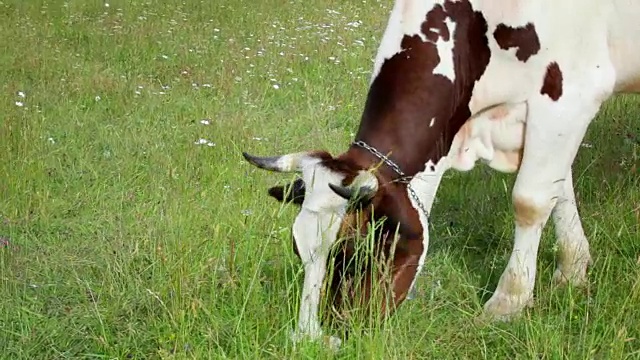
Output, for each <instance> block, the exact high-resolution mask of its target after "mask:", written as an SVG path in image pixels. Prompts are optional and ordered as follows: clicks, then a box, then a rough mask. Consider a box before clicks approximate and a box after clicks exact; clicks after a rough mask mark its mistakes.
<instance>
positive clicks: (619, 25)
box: [609, 0, 640, 93]
mask: <svg viewBox="0 0 640 360" xmlns="http://www.w3.org/2000/svg"><path fill="white" fill-rule="evenodd" d="M613 4H614V8H613V12H612V14H611V21H610V23H609V27H610V31H609V53H610V56H611V61H612V63H613V65H614V68H615V70H616V87H615V90H616V92H632V93H640V44H639V42H638V39H639V38H640V21H638V19H640V1H629V0H613Z"/></svg>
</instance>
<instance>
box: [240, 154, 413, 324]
mask: <svg viewBox="0 0 640 360" xmlns="http://www.w3.org/2000/svg"><path fill="white" fill-rule="evenodd" d="M243 155H244V157H245V159H246V160H247V161H249V162H250V163H251V164H253V165H255V166H257V167H259V168H262V169H266V170H270V171H277V172H297V173H299V174H300V177H299V178H297V179H296V180H295V181H293V182H292V183H291V184H288V185H285V186H274V187H271V188H270V189H269V191H268V192H269V195H271V196H272V197H274V198H276V199H277V200H278V201H281V202H292V203H294V204H297V205H298V206H299V207H300V211H299V213H298V215H297V216H296V219H295V221H294V223H293V227H292V236H293V238H294V239H293V240H294V250H295V251H296V254H297V255H298V256H299V257H300V258H301V259H302V261H303V263H306V262H307V261H310V259H311V257H312V256H315V255H314V254H317V252H318V249H317V247H318V246H321V244H322V246H326V244H332V243H335V241H336V240H340V242H339V246H338V247H337V249H338V250H337V253H336V257H335V259H334V260H335V263H334V267H333V269H330V271H331V270H333V277H332V278H331V279H329V281H330V287H329V291H330V293H329V294H327V295H329V298H330V299H332V300H333V301H332V304H331V305H332V306H333V307H334V308H335V309H336V310H337V311H338V312H340V310H341V309H340V308H342V306H343V305H346V304H349V305H354V304H356V305H364V304H365V303H366V302H368V301H369V300H370V296H371V294H372V289H371V285H372V284H376V285H380V286H381V287H382V290H383V294H385V292H386V294H387V295H393V301H392V303H394V304H398V303H399V302H401V301H402V300H403V299H404V297H405V296H406V293H407V291H408V289H409V287H410V285H411V283H412V282H413V279H414V275H415V271H414V270H415V266H417V264H418V257H419V254H421V253H422V245H421V242H420V237H421V234H422V233H421V232H422V228H421V226H420V223H419V220H418V218H417V216H416V214H415V213H412V212H410V211H407V209H412V207H411V205H410V203H409V199H408V196H407V192H406V184H403V183H400V182H395V181H393V179H391V178H390V176H389V174H390V172H389V169H384V170H381V169H380V167H381V166H384V165H380V164H376V163H373V161H372V160H373V159H371V158H366V157H363V156H361V155H362V154H361V153H360V154H359V153H358V152H357V151H353V150H352V151H348V152H346V153H345V154H343V155H341V156H339V157H335V158H334V157H332V156H331V155H330V154H328V153H327V152H323V151H312V152H300V153H293V154H287V155H281V156H273V157H256V156H252V155H249V154H247V153H243ZM385 170H386V171H385ZM382 219H384V221H382V222H381V225H380V227H379V228H378V230H377V231H376V232H375V234H373V236H374V241H375V242H376V244H375V245H374V254H375V255H374V258H375V259H378V260H380V261H378V262H377V264H376V265H374V264H373V263H367V264H366V265H365V266H364V268H360V270H359V271H357V273H355V270H354V269H355V268H356V267H358V265H362V264H354V263H353V262H352V261H351V260H352V259H351V258H352V257H353V256H354V247H357V246H358V245H359V244H355V243H354V240H355V239H358V238H360V239H361V238H362V237H363V236H367V235H369V236H372V234H368V232H369V229H370V225H371V224H370V223H371V220H376V222H377V220H382ZM401 237H404V238H405V239H407V240H409V241H402V242H399V241H397V240H398V239H399V238H401ZM411 240H415V241H413V242H412V241H411ZM334 250H335V249H334ZM321 252H322V250H321ZM327 252H328V249H324V253H327ZM321 261H324V260H321ZM382 263H384V264H387V265H391V267H387V268H386V270H385V268H384V267H377V265H381V264H382ZM374 268H375V269H377V270H375V271H374V270H373V269H374ZM412 270H413V272H412ZM379 271H387V273H386V274H382V273H380V272H379ZM356 278H357V280H354V279H356ZM354 281H358V284H355V283H353V282H354ZM355 288H359V290H358V291H357V293H358V295H356V293H355V292H354V289H355ZM387 290H391V291H387ZM365 307H366V309H369V306H365ZM373 308H374V309H375V310H376V311H378V310H379V309H382V313H383V314H388V313H390V312H391V311H392V310H393V309H389V310H391V311H386V309H387V303H386V302H383V303H382V304H380V305H379V306H375V307H373Z"/></svg>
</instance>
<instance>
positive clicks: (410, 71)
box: [349, 1, 491, 178]
mask: <svg viewBox="0 0 640 360" xmlns="http://www.w3.org/2000/svg"><path fill="white" fill-rule="evenodd" d="M451 24H453V25H451ZM434 28H435V29H440V30H438V31H437V32H435V31H433V29H434ZM422 29H423V30H425V29H428V30H429V31H427V32H425V33H424V34H422V35H423V36H420V35H418V34H416V35H403V36H402V38H401V39H398V41H399V42H400V47H399V49H400V50H399V51H397V52H396V53H395V54H394V55H393V56H390V57H389V56H385V57H384V60H383V61H381V62H380V63H381V65H380V67H379V71H377V74H376V76H375V78H374V79H373V81H372V83H371V86H370V88H369V93H368V95H367V101H366V105H365V108H364V112H363V115H362V119H361V122H360V128H359V130H358V133H357V134H356V137H355V140H361V141H363V142H365V143H367V144H368V145H370V146H371V147H374V148H375V149H377V150H378V151H380V152H382V153H384V154H389V153H390V155H389V157H390V158H391V159H392V160H393V161H394V162H395V163H396V164H398V165H399V166H400V168H401V169H402V171H403V172H404V173H405V175H406V176H413V175H415V174H416V173H418V172H420V171H423V170H424V169H425V165H426V164H428V163H429V162H431V164H433V165H436V164H437V163H438V162H439V161H440V160H441V159H442V158H444V157H445V156H446V155H447V154H448V152H449V149H450V147H451V143H452V142H453V138H454V136H455V135H456V133H457V132H458V130H460V128H461V127H462V125H463V124H464V123H465V121H467V119H469V117H470V115H471V112H470V110H469V102H470V101H471V95H472V92H473V87H474V85H475V83H476V81H477V80H479V79H480V77H481V76H482V74H483V73H484V71H485V69H486V67H487V66H488V63H489V58H490V56H491V55H490V50H489V45H488V41H487V23H486V21H485V19H484V17H483V16H482V15H481V14H480V13H478V12H475V11H473V9H472V8H471V4H470V3H469V2H465V1H461V2H451V1H445V3H444V5H443V6H440V5H437V6H435V7H434V8H433V9H432V10H431V11H429V12H428V13H427V14H426V16H425V20H424V23H423V25H422ZM385 36H386V34H385ZM442 44H445V45H446V46H445V45H442ZM451 44H455V46H453V45H451ZM450 45H451V46H450ZM383 50H385V49H380V50H379V51H383ZM385 51H386V50H385ZM349 152H352V153H354V154H360V156H362V149H357V148H356V147H352V148H351V149H350V150H349ZM364 156H368V155H364ZM369 159H370V160H373V161H372V163H371V164H373V163H377V162H379V160H376V159H374V158H372V157H371V156H369ZM386 168H387V171H390V170H391V169H389V168H388V166H387V167H386ZM397 177H398V176H397V175H395V176H392V178H397Z"/></svg>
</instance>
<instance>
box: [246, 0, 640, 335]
mask: <svg viewBox="0 0 640 360" xmlns="http://www.w3.org/2000/svg"><path fill="white" fill-rule="evenodd" d="M638 17H640V2H637V1H630V0H610V1H599V0H565V1H559V2H558V1H550V0H509V1H502V0H396V1H395V3H394V6H393V9H392V11H391V14H390V17H389V19H388V23H387V26H386V29H385V31H384V34H383V37H382V39H381V42H380V45H379V48H378V52H377V54H376V57H375V62H374V67H373V72H372V77H371V80H370V84H369V89H368V93H367V98H366V102H365V105H364V110H363V112H362V116H361V121H360V124H359V128H358V131H357V133H356V135H355V138H354V140H353V142H352V143H351V144H350V146H349V147H348V149H347V150H346V151H345V152H343V153H342V154H340V155H338V156H332V155H331V154H329V153H328V152H326V151H322V150H310V151H302V152H296V153H290V154H286V155H279V156H271V157H259V156H255V155H250V154H248V153H246V152H244V153H243V155H244V157H245V159H246V160H247V161H248V162H250V163H251V164H253V165H255V166H257V167H259V168H262V169H267V170H271V171H278V172H297V173H299V174H300V175H299V178H298V179H297V180H296V181H295V182H294V183H293V184H292V185H291V186H287V187H274V188H271V189H270V190H269V193H270V194H271V195H272V196H273V197H275V198H276V199H278V200H281V201H285V200H286V201H293V202H294V203H296V204H298V205H299V206H300V210H299V213H298V214H297V217H296V218H295V221H294V224H293V226H292V236H293V239H294V242H295V245H296V251H297V254H299V256H300V258H301V260H302V263H303V266H304V283H303V287H302V295H301V297H302V298H301V303H300V308H299V314H298V316H299V317H298V324H297V329H296V330H295V332H294V334H293V335H294V340H295V341H299V340H301V339H303V338H309V339H312V340H316V339H320V338H322V337H323V331H322V329H321V324H320V322H319V320H318V311H319V310H318V309H319V299H320V287H321V284H322V283H323V281H324V280H325V276H326V273H327V264H326V259H327V256H328V254H329V251H330V249H331V247H332V245H333V244H334V243H335V242H336V241H337V239H338V238H339V237H340V236H342V235H343V234H342V233H343V232H344V231H345V230H344V228H345V226H344V223H345V222H349V221H351V220H349V219H351V218H352V217H353V211H360V213H363V212H364V213H367V214H371V213H375V216H374V220H375V218H382V217H384V219H385V223H386V224H387V228H386V229H385V230H384V231H388V232H389V233H390V232H391V231H392V230H393V233H392V235H393V236H392V237H393V238H394V241H395V242H396V243H397V244H398V247H399V248H401V250H402V251H401V252H400V253H396V254H395V255H394V257H393V258H392V264H391V265H392V270H391V272H390V284H391V285H390V288H389V290H388V291H389V292H390V295H391V298H392V304H391V305H392V306H390V307H387V306H384V305H382V304H381V305H380V310H381V311H383V312H386V313H387V314H391V313H392V312H393V309H395V308H397V306H399V305H400V304H401V303H402V302H403V301H404V300H405V299H406V297H407V294H408V293H409V291H410V290H411V289H412V288H413V287H414V283H415V279H416V277H417V276H418V274H419V273H420V272H421V270H422V267H423V264H424V261H425V255H426V252H427V249H428V245H429V232H428V224H429V215H430V214H429V213H430V210H431V206H432V204H433V201H434V198H435V196H436V191H437V189H438V187H439V185H440V182H441V179H442V176H443V174H444V173H445V172H446V171H447V170H449V169H454V170H458V171H467V170H469V169H471V168H473V167H474V166H475V164H476V163H477V162H478V160H480V161H481V162H483V163H486V164H488V165H489V166H490V167H491V168H493V169H496V170H498V171H503V172H511V173H517V174H516V179H515V183H514V186H513V189H512V204H513V212H514V227H515V235H514V240H513V250H512V253H511V255H510V258H509V261H508V263H507V265H506V268H505V269H504V271H503V273H502V275H501V276H500V279H499V282H498V284H497V286H496V289H495V291H494V293H493V295H492V296H491V298H490V299H489V300H488V301H487V302H486V303H485V304H484V307H483V312H484V314H485V315H487V316H490V317H491V318H497V319H509V318H511V317H513V316H517V315H518V314H519V313H520V312H521V311H522V310H523V309H524V308H525V306H527V305H530V304H531V301H532V297H533V290H534V283H535V276H536V259H537V253H538V246H539V243H540V236H541V233H542V230H543V228H544V226H545V225H546V223H547V222H548V220H549V218H551V219H552V220H553V222H554V223H555V229H556V230H555V235H556V238H557V242H558V265H557V268H556V270H555V273H554V275H553V278H554V280H555V281H556V282H558V283H560V284H573V285H581V284H583V283H585V282H586V281H587V268H588V266H589V265H590V263H591V255H590V249H589V242H588V240H587V238H586V236H585V234H584V230H583V227H582V222H581V219H580V216H579V214H578V209H577V206H576V199H575V194H574V189H573V180H572V170H571V167H572V164H573V161H574V158H575V156H576V153H577V151H578V149H579V147H580V144H581V142H582V140H583V137H584V135H585V133H586V131H587V128H588V126H589V124H590V123H591V121H592V119H593V118H594V117H595V115H596V114H597V112H598V111H599V109H600V107H601V104H602V103H603V102H604V101H606V100H607V99H609V98H610V97H611V96H614V95H615V94H619V93H637V92H639V91H640V47H638V46H637V45H636V44H637V38H638V37H640V23H639V22H638V21H637V19H638ZM354 204H356V205H358V206H354ZM354 209H356V210H354ZM361 218H362V219H363V220H364V221H368V220H367V217H366V216H363V217H361ZM357 231H359V230H357ZM329 341H330V344H331V345H332V346H338V345H339V344H340V341H341V340H340V339H338V338H335V337H330V338H329Z"/></svg>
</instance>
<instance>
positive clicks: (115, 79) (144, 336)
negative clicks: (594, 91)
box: [0, 0, 640, 359]
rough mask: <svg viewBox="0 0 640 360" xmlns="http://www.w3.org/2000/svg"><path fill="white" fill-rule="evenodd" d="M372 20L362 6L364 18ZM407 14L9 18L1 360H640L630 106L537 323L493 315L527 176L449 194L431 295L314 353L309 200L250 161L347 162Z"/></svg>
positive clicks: (629, 102) (5, 12)
mask: <svg viewBox="0 0 640 360" xmlns="http://www.w3.org/2000/svg"><path fill="white" fill-rule="evenodd" d="M363 5H364V6H363ZM390 6H391V3H390V2H379V1H366V2H363V3H359V2H358V3H345V2H338V1H331V0H326V1H314V2H305V1H301V0H290V1H288V2H281V1H272V0H266V1H260V2H255V1H251V2H250V1H246V0H236V1H216V2H208V1H195V0H186V1H182V2H159V1H153V0H149V1H145V2H129V1H122V0H114V1H100V2H98V1H94V2H86V1H80V0H66V1H63V0H33V1H17V0H3V1H0V24H1V25H0V38H2V39H5V40H4V41H2V42H0V79H2V81H0V113H1V114H2V121H1V122H0V139H2V140H1V142H0V144H1V145H0V148H1V150H2V151H1V152H0V174H2V175H0V298H2V301H1V302H0V357H2V358H4V359H40V358H118V359H121V358H122V359H126V358H163V359H169V358H198V359H200V358H247V359H255V358H278V359H282V358H296V359H297V358H314V359H315V358H344V359H347V358H376V359H377V358H385V359H390V358H391V359H418V358H420V359H422V358H438V359H441V358H455V359H479V358H482V359H488V358H491V359H493V358H496V359H498V358H509V359H520V358H523V359H530V358H541V359H542V358H544V359H557V358H568V359H584V358H595V359H601V358H615V359H620V358H629V359H631V358H638V357H639V356H640V330H639V329H640V327H638V323H640V312H639V311H638V309H639V308H640V280H639V279H640V258H639V256H640V242H639V241H638V238H639V237H640V233H639V225H638V222H639V217H640V190H639V189H640V187H639V182H640V180H639V179H640V177H639V176H638V166H639V165H640V164H639V156H640V155H639V150H640V147H639V138H638V134H640V121H638V117H639V116H640V115H639V114H640V113H639V112H638V105H639V103H638V101H637V100H636V99H635V98H633V97H623V96H620V97H617V98H615V99H612V100H611V101H609V102H608V103H607V104H606V105H605V107H604V108H603V110H602V111H601V113H600V115H599V116H598V118H597V119H596V120H595V121H594V123H593V125H592V126H591V128H590V130H589V133H588V135H587V138H586V139H585V147H584V148H583V149H582V150H581V152H580V153H579V155H578V158H577V160H576V162H575V164H574V172H575V175H574V178H575V182H576V192H577V197H578V201H579V207H580V211H581V215H582V219H583V222H584V226H585V230H586V232H587V234H588V236H589V239H590V241H591V246H592V252H593V255H594V264H593V266H592V268H591V270H590V274H589V279H590V284H589V286H587V288H586V289H584V290H581V289H573V288H566V289H557V288H555V287H553V286H552V285H551V284H550V279H551V275H552V272H553V269H554V267H555V254H554V252H555V248H554V244H553V243H552V242H551V240H552V236H551V235H552V229H551V226H549V227H548V228H547V229H546V230H545V233H544V238H543V244H542V247H541V250H540V257H539V275H538V280H537V284H536V306H535V308H533V309H531V310H528V311H527V312H525V313H524V314H523V316H522V317H521V318H520V319H518V320H516V321H513V322H511V323H506V324H504V323H481V322H478V321H476V316H477V315H478V314H479V312H480V310H481V306H482V304H483V302H484V301H485V300H486V299H487V298H488V296H489V295H490V293H491V291H492V290H493V288H494V286H495V284H496V282H497V279H498V277H499V276H500V273H501V272H502V270H503V268H504V266H505V265H506V261H507V260H508V256H509V253H510V250H511V241H512V237H513V225H512V224H513V218H512V214H511V208H510V203H509V198H510V196H509V191H510V187H511V185H512V183H513V179H514V176H513V175H505V174H499V173H496V172H494V171H492V170H489V169H487V168H485V167H481V166H479V167H477V168H476V169H474V170H473V171H471V172H469V173H465V174H460V173H454V172H452V173H449V174H447V176H446V179H445V180H444V181H443V184H442V187H441V190H440V192H439V195H438V198H437V201H436V204H435V206H434V209H433V217H432V219H433V224H432V233H431V234H432V235H431V238H432V241H431V244H432V245H431V249H430V251H429V255H428V257H427V262H426V266H425V269H424V271H423V275H422V276H421V277H420V279H419V281H418V293H419V294H418V295H419V296H418V297H417V298H416V299H415V300H411V301H407V302H405V303H404V305H403V306H402V307H401V308H400V309H399V310H398V312H397V313H396V314H395V315H394V316H393V317H392V318H391V319H389V320H388V321H387V322H384V323H381V322H379V321H377V322H376V321H374V322H373V323H374V324H373V327H369V326H367V327H365V326H364V325H366V324H365V323H366V322H365V321H362V322H361V321H359V320H358V321H353V322H351V325H352V326H353V328H354V330H353V332H352V334H351V336H350V337H349V339H348V341H347V342H346V343H345V344H344V347H343V349H342V350H341V351H340V352H338V353H337V354H332V353H330V352H328V351H327V350H326V349H325V348H324V347H323V346H321V345H317V344H301V345H299V346H297V347H293V344H292V343H291V342H290V340H289V332H290V330H291V329H293V327H294V325H295V323H296V317H297V306H298V301H299V300H298V297H299V294H300V285H301V282H302V269H301V266H300V263H299V260H298V259H297V258H296V257H295V255H294V254H293V251H292V243H291V237H290V232H289V231H290V230H289V228H290V225H291V223H292V220H293V217H294V216H295V208H294V207H293V206H284V205H281V204H278V203H277V202H275V201H273V200H271V199H270V198H268V197H267V195H266V189H267V187H268V186H271V185H272V184H274V183H276V182H283V181H286V180H290V178H288V177H287V176H283V175H278V174H271V173H268V172H264V171H260V170H258V169H255V168H254V167H252V166H251V165H249V164H247V163H245V162H244V161H243V159H242V157H241V151H243V150H247V151H250V152H253V153H258V154H277V153H283V152H293V151H299V150H304V149H313V148H324V149H328V150H329V151H331V152H332V153H334V154H336V153H338V152H340V151H341V150H343V149H345V148H346V145H347V144H348V142H349V140H350V139H351V138H352V132H354V131H355V129H356V127H357V124H358V121H359V117H360V113H361V111H362V107H363V104H364V100H365V96H366V91H367V85H368V81H369V76H370V71H371V67H372V58H373V56H374V55H375V51H376V49H377V46H378V42H379V40H380V37H381V35H382V33H383V29H384V26H385V23H386V20H387V16H388V13H389V11H390Z"/></svg>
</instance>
